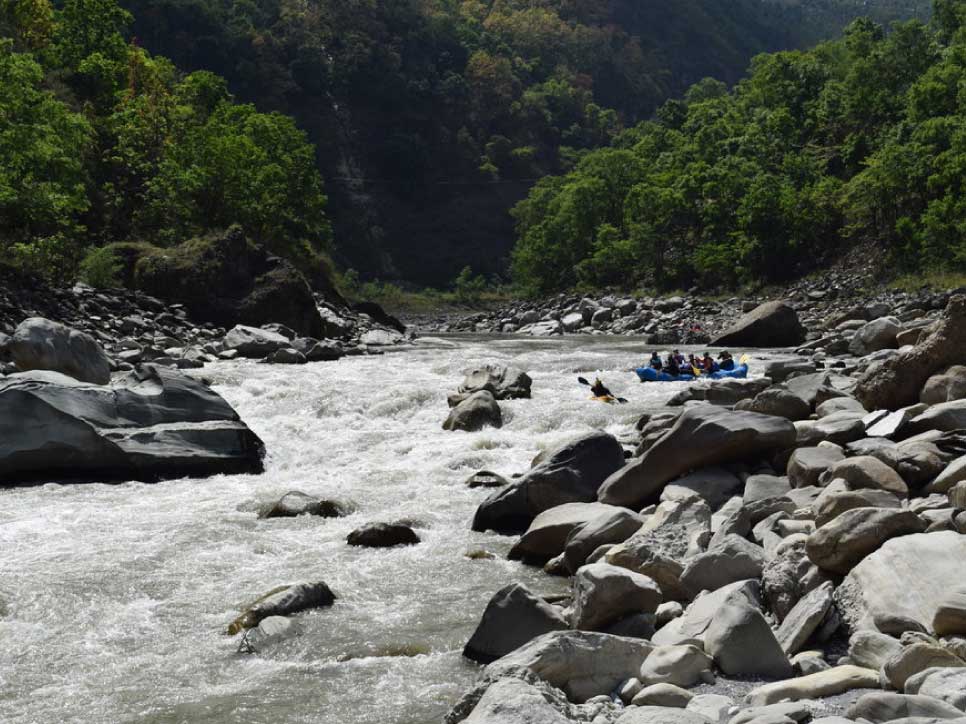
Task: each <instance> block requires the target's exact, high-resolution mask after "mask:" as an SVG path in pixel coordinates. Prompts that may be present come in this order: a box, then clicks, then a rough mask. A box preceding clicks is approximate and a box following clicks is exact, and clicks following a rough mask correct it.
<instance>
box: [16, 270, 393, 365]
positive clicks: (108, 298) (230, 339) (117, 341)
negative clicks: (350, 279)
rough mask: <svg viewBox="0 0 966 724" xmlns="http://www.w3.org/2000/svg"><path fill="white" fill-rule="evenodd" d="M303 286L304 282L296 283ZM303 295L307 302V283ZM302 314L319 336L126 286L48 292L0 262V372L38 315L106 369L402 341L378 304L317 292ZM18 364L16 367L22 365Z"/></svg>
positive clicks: (290, 355) (373, 347)
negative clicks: (220, 316)
mask: <svg viewBox="0 0 966 724" xmlns="http://www.w3.org/2000/svg"><path fill="white" fill-rule="evenodd" d="M302 284H303V285H304V284H305V282H304V280H303V281H302ZM306 297H307V299H309V300H312V299H313V298H312V296H311V294H309V292H308V290H307V286H306ZM308 304H309V305H310V308H309V309H308V310H303V312H302V316H303V317H305V316H309V315H314V321H312V323H311V326H312V327H313V328H317V329H319V330H321V334H320V336H318V337H311V336H307V335H302V334H298V333H297V332H296V331H295V330H294V329H292V328H290V327H288V326H286V325H284V324H281V323H277V322H275V323H271V322H270V323H266V324H264V325H262V326H253V325H249V324H243V323H241V322H242V318H241V317H238V318H236V321H237V322H238V323H237V324H235V325H233V326H229V327H225V326H219V325H216V324H214V323H212V322H201V321H198V320H196V319H194V318H192V316H191V314H190V313H189V311H188V309H187V307H186V306H185V305H184V304H181V303H178V302H171V301H165V300H162V299H159V298H157V297H154V296H150V295H148V294H145V293H144V292H141V291H134V290H129V289H110V290H103V289H93V288H91V287H89V286H86V285H84V284H75V285H74V286H73V287H71V288H68V289H55V288H52V287H50V286H48V285H47V284H44V283H43V282H41V281H39V280H36V279H30V278H24V277H23V276H21V275H18V274H15V273H13V272H11V271H10V270H7V269H5V268H3V267H2V266H0V373H5V374H9V373H12V372H16V371H17V369H18V368H17V366H16V365H15V364H13V362H12V361H11V360H10V359H9V355H6V356H5V355H4V354H3V351H2V350H3V349H4V348H6V346H7V344H8V341H9V338H10V336H12V335H14V334H15V332H16V330H17V327H18V326H19V325H20V324H21V323H22V322H23V321H24V320H25V319H28V318H34V317H39V318H45V319H49V320H51V321H54V322H59V323H62V324H65V325H67V326H68V327H70V328H71V329H75V330H77V331H79V332H83V333H85V334H87V335H89V336H90V337H91V338H92V339H93V340H94V341H95V342H96V343H97V344H98V345H100V346H101V347H102V348H103V349H104V351H105V352H106V354H107V360H108V364H109V366H110V371H112V372H119V371H121V372H123V371H131V370H133V369H134V368H135V366H136V365H138V364H141V363H145V362H149V363H151V364H153V365H157V366H160V367H172V368H179V369H196V368H200V367H203V366H204V365H205V363H206V362H213V361H215V360H218V359H234V358H236V357H245V358H252V359H259V360H264V361H266V362H275V363H282V364H302V363H305V362H314V361H326V360H335V359H339V358H340V357H343V356H345V355H355V354H378V353H379V352H380V351H381V350H382V349H384V348H386V347H389V346H394V345H398V344H401V343H403V342H405V340H406V337H405V331H406V329H405V327H404V326H403V325H402V323H401V322H399V321H398V320H396V319H395V318H394V317H392V316H390V315H388V314H386V312H384V311H383V310H382V309H381V308H380V307H379V306H378V305H375V304H372V303H362V304H357V305H349V304H339V303H336V302H333V301H329V300H326V299H325V298H324V297H322V296H321V295H316V296H315V298H314V301H309V302H308ZM20 369H23V368H22V367H21V368H20Z"/></svg>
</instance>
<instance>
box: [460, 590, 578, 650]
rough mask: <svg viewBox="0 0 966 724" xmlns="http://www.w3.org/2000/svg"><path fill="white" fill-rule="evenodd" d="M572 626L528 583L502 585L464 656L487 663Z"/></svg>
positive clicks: (468, 643) (487, 608) (484, 613)
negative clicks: (533, 591)
mask: <svg viewBox="0 0 966 724" xmlns="http://www.w3.org/2000/svg"><path fill="white" fill-rule="evenodd" d="M568 628H570V627H569V626H568V625H567V620H566V619H565V618H564V617H563V615H562V614H561V613H560V611H559V609H557V608H555V607H553V606H551V605H550V604H549V603H547V602H546V601H544V600H543V599H542V598H540V597H539V596H536V595H534V594H533V593H531V592H530V590H529V589H527V588H526V587H525V586H522V585H520V584H519V583H513V584H510V585H509V586H506V587H505V588H501V589H500V590H499V591H497V592H496V593H495V594H493V598H491V599H490V602H489V603H488V604H486V609H485V610H484V611H483V616H482V618H481V619H480V623H479V625H478V626H477V627H476V631H474V632H473V635H472V636H471V637H470V640H469V641H468V642H467V644H466V646H465V647H464V648H463V656H465V657H466V658H468V659H471V660H473V661H478V662H480V663H482V664H488V663H490V662H491V661H495V660H496V659H498V658H500V657H501V656H506V655H507V654H509V653H510V652H511V651H515V650H516V649H518V648H520V647H521V646H523V645H524V644H525V643H527V642H529V641H532V640H533V639H535V638H536V637H537V636H542V635H543V634H545V633H549V632H551V631H564V630H566V629H568Z"/></svg>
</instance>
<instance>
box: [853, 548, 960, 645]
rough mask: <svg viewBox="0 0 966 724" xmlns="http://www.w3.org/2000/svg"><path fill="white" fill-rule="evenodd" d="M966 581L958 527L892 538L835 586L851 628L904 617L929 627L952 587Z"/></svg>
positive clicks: (923, 627)
mask: <svg viewBox="0 0 966 724" xmlns="http://www.w3.org/2000/svg"><path fill="white" fill-rule="evenodd" d="M963 580H966V536H963V535H960V534H959V533H956V532H954V531H942V532H937V533H924V534H919V535H907V536H902V537H899V538H893V539H892V540H889V541H886V543H885V544H884V545H883V546H882V547H881V548H879V549H878V550H877V551H875V552H874V553H871V554H870V555H868V556H866V557H865V559H863V560H862V562H861V563H859V564H858V565H857V566H856V567H855V568H853V569H852V571H851V572H850V573H849V575H848V576H846V578H845V580H844V581H843V582H842V585H841V586H839V587H838V589H836V592H835V598H836V603H837V605H838V609H839V612H840V613H841V614H842V615H843V616H844V618H845V619H846V622H847V623H849V624H850V625H851V627H852V628H853V629H860V628H866V629H868V628H875V621H876V620H887V619H889V618H896V617H901V618H905V619H909V620H911V621H915V622H918V624H919V626H920V627H921V628H922V629H923V630H928V629H929V628H930V626H931V624H932V622H933V619H934V617H935V615H936V611H937V610H938V609H939V606H940V605H941V604H942V603H943V602H944V601H945V599H946V597H947V595H948V594H949V591H950V589H952V588H954V587H955V586H958V585H960V584H961V582H962V581H963Z"/></svg>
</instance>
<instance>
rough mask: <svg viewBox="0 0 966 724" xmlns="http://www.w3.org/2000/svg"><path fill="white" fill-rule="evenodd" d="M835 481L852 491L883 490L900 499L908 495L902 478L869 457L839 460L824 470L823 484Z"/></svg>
mask: <svg viewBox="0 0 966 724" xmlns="http://www.w3.org/2000/svg"><path fill="white" fill-rule="evenodd" d="M836 479H842V480H844V481H845V482H847V483H848V484H849V487H850V488H852V489H853V490H859V489H870V490H885V491H886V492H889V493H892V494H893V495H896V496H899V497H900V498H905V497H906V496H908V494H909V487H908V486H907V485H906V483H905V481H904V480H903V479H902V476H900V475H899V473H897V472H896V471H895V470H893V469H892V468H890V467H889V466H888V465H886V464H885V463H884V462H882V461H881V460H879V459H878V458H874V457H872V456H871V455H860V456H858V457H854V458H846V459H845V460H841V461H839V462H837V463H835V464H834V465H833V466H832V467H830V468H829V469H828V470H826V471H825V473H824V474H823V475H822V477H821V481H822V482H823V483H829V482H831V481H832V480H836Z"/></svg>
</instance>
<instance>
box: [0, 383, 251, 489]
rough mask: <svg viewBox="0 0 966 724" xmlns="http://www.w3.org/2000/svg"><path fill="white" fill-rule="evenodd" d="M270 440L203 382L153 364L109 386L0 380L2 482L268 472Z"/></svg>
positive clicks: (0, 467)
mask: <svg viewBox="0 0 966 724" xmlns="http://www.w3.org/2000/svg"><path fill="white" fill-rule="evenodd" d="M263 453H264V446H263V445H262V442H261V440H259V439H258V437H257V436H256V435H255V434H254V433H253V432H252V431H251V430H249V429H248V427H247V426H246V425H245V424H244V423H243V422H241V420H240V419H239V418H238V414H237V413H236V412H235V411H234V410H233V409H232V407H231V405H229V404H228V403H227V402H225V400H224V399H223V398H222V397H221V396H220V395H218V394H217V393H216V392H214V391H213V390H212V389H211V388H209V387H208V386H207V385H205V384H203V383H202V382H200V381H198V380H195V379H193V378H191V377H187V376H185V375H184V374H182V373H180V372H177V371H174V370H170V369H167V368H162V367H156V366H155V365H148V364H146V365H141V366H139V367H138V368H136V369H135V370H133V371H132V372H129V373H127V374H124V375H118V376H116V377H115V379H114V380H113V382H112V384H111V385H110V386H103V385H92V384H88V383H84V382H79V381H77V380H75V379H73V378H71V377H67V376H66V375H62V374H59V373H57V372H43V371H34V372H24V373H19V374H16V375H11V376H9V377H6V378H3V379H0V481H3V482H8V483H24V482H31V481H53V480H61V481H63V480H98V481H104V480H145V481H155V480H159V479H162V478H177V477H184V476H193V477H203V476H207V475H214V474H216V473H258V472H261V471H262V455H263Z"/></svg>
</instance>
